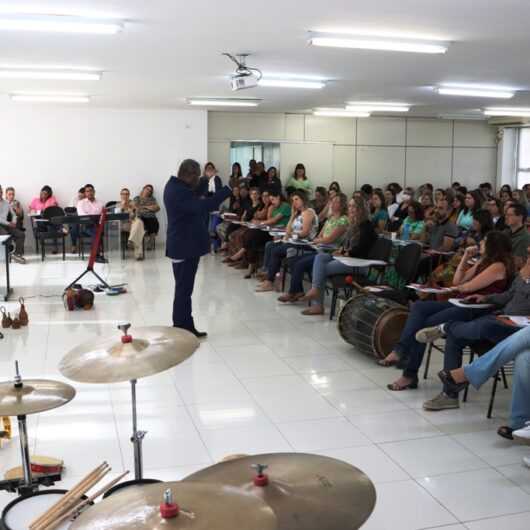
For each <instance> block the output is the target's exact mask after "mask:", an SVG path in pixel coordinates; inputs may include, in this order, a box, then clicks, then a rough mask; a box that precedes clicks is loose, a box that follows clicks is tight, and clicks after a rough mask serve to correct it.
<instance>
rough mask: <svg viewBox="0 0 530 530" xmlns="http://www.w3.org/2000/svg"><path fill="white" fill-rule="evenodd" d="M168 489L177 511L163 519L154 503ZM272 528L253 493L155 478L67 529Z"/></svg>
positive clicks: (264, 508) (106, 502)
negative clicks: (246, 493)
mask: <svg viewBox="0 0 530 530" xmlns="http://www.w3.org/2000/svg"><path fill="white" fill-rule="evenodd" d="M168 489H169V490H171V493H172V496H173V500H174V502H175V503H177V504H178V505H179V507H180V510H181V511H180V513H179V515H178V516H177V517H175V518H173V519H163V518H162V516H161V515H160V504H163V502H164V492H165V491H166V490H168ZM94 528H102V529H103V528H104V529H105V530H148V529H149V530H161V529H168V530H169V529H172V528H173V529H179V530H237V529H241V530H277V528H278V525H277V520H276V516H275V515H274V513H273V511H272V510H271V509H270V508H269V507H268V506H267V505H266V504H265V503H264V502H263V501H261V500H260V499H258V498H257V497H255V496H254V495H245V494H243V493H241V492H238V491H235V490H233V489H231V488H228V487H225V486H221V485H219V484H204V483H201V484H194V483H192V482H187V483H184V482H165V483H164V482H161V483H158V484H149V485H147V486H138V487H134V488H126V489H124V490H123V491H119V492H116V493H114V494H113V495H111V496H110V497H107V498H106V499H105V500H103V501H102V502H100V503H98V504H96V505H94V506H92V507H90V508H89V509H88V510H86V511H85V512H83V514H81V516H80V517H79V518H78V519H76V521H75V522H74V523H72V525H71V526H70V530H94Z"/></svg>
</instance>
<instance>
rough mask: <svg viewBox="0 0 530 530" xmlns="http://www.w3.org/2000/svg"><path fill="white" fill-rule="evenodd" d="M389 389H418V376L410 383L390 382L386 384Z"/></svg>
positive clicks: (394, 390) (398, 390)
mask: <svg viewBox="0 0 530 530" xmlns="http://www.w3.org/2000/svg"><path fill="white" fill-rule="evenodd" d="M386 387H387V388H388V390H392V392H401V391H403V390H416V388H418V378H416V379H413V380H412V381H411V382H410V383H407V384H406V385H398V384H397V383H389V384H388V385H386Z"/></svg>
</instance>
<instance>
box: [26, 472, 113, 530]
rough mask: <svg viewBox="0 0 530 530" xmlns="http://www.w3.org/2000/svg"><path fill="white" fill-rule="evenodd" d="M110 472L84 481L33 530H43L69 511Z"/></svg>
mask: <svg viewBox="0 0 530 530" xmlns="http://www.w3.org/2000/svg"><path fill="white" fill-rule="evenodd" d="M110 471H111V468H108V469H106V470H104V471H101V472H100V473H99V474H98V475H96V476H95V477H93V478H92V479H91V480H89V481H85V482H84V485H83V486H82V487H80V488H78V489H77V490H76V491H75V492H72V495H70V496H69V498H68V499H66V500H65V499H62V500H63V502H62V503H61V504H60V505H58V506H56V507H55V509H54V510H52V511H51V513H50V514H49V515H48V516H46V517H45V518H44V519H43V520H42V521H41V522H40V523H39V524H38V525H36V526H35V527H34V528H35V530H43V529H44V528H45V527H46V526H47V525H48V524H50V523H51V522H52V521H53V520H54V519H55V518H56V517H58V516H60V515H62V514H63V513H64V512H65V511H66V510H69V509H71V508H72V506H73V505H75V504H77V503H78V502H79V501H80V500H81V498H82V497H83V495H84V494H85V493H86V492H87V491H88V490H89V489H91V488H93V487H94V486H95V485H96V484H97V483H98V482H99V481H100V480H101V479H102V478H103V477H104V476H105V475H106V474H107V473H110ZM58 504H59V503H58ZM30 528H31V527H30Z"/></svg>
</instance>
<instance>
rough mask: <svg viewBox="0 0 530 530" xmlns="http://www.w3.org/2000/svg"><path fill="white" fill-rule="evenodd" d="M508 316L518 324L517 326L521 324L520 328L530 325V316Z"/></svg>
mask: <svg viewBox="0 0 530 530" xmlns="http://www.w3.org/2000/svg"><path fill="white" fill-rule="evenodd" d="M507 317H508V318H509V319H510V320H511V321H512V322H513V323H514V324H515V325H516V326H519V327H520V328H524V327H526V326H530V318H528V317H520V316H512V315H507Z"/></svg>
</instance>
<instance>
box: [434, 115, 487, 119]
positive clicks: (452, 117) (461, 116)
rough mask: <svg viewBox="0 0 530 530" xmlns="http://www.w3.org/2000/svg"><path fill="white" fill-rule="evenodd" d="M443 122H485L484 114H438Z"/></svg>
mask: <svg viewBox="0 0 530 530" xmlns="http://www.w3.org/2000/svg"><path fill="white" fill-rule="evenodd" d="M438 118H440V119H441V120H483V119H484V116H483V115H482V114H438Z"/></svg>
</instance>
